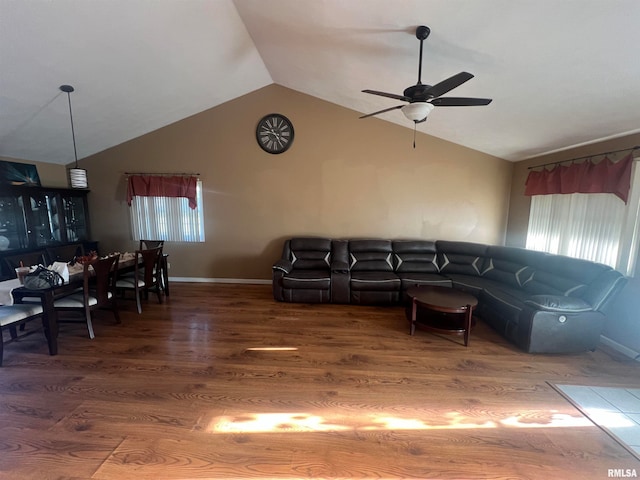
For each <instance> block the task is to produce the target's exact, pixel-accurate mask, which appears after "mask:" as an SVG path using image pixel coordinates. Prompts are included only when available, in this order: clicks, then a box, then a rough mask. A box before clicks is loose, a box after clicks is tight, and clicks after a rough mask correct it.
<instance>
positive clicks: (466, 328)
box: [464, 305, 473, 347]
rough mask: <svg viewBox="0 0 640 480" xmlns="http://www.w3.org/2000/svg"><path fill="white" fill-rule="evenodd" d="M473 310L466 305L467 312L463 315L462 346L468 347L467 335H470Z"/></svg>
mask: <svg viewBox="0 0 640 480" xmlns="http://www.w3.org/2000/svg"><path fill="white" fill-rule="evenodd" d="M472 316H473V310H472V308H471V305H467V311H466V312H465V314H464V346H465V347H468V346H469V334H470V333H471V318H472Z"/></svg>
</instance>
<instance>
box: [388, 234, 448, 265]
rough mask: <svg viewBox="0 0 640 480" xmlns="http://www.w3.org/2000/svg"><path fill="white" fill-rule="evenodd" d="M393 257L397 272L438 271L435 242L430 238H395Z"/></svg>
mask: <svg viewBox="0 0 640 480" xmlns="http://www.w3.org/2000/svg"><path fill="white" fill-rule="evenodd" d="M393 257H394V261H395V271H396V272H422V273H437V272H438V261H437V255H436V244H435V242H432V241H428V240H394V241H393Z"/></svg>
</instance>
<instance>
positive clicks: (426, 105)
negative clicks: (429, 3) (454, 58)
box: [360, 25, 491, 124]
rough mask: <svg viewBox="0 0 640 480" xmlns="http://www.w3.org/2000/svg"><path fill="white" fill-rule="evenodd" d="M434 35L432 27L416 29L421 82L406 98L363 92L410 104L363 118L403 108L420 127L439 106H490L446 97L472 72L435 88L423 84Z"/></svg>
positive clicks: (480, 101)
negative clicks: (425, 49)
mask: <svg viewBox="0 0 640 480" xmlns="http://www.w3.org/2000/svg"><path fill="white" fill-rule="evenodd" d="M429 33H431V29H429V27H425V26H424V25H420V26H419V27H418V28H416V38H417V39H418V40H420V61H419V64H418V83H416V84H415V85H412V86H410V87H407V88H406V89H405V90H404V92H403V94H402V95H396V94H394V93H386V92H379V91H377V90H362V91H363V93H370V94H372V95H379V96H381V97H388V98H393V99H396V100H402V101H404V102H409V103H407V104H405V105H396V106H395V107H390V108H385V109H384V110H379V111H377V112H373V113H369V114H368V115H363V116H361V117H360V118H367V117H372V116H374V115H378V114H380V113H385V112H390V111H391V110H397V109H401V110H402V113H404V115H405V117H407V118H408V119H409V120H412V121H413V122H415V123H416V124H418V123H422V122H424V121H426V120H427V116H428V115H429V113H431V111H432V110H433V109H434V108H435V107H467V106H475V105H489V104H490V103H491V99H490V98H467V97H442V96H441V95H444V94H445V93H447V92H449V91H450V90H453V89H454V88H456V87H459V86H460V85H462V84H463V83H464V82H466V81H468V80H471V79H472V78H473V75H472V74H470V73H468V72H460V73H458V74H456V75H454V76H452V77H449V78H447V79H446V80H443V81H442V82H440V83H436V84H435V85H433V86H432V85H425V84H423V83H422V44H423V42H424V40H425V39H426V38H427V37H428V36H429Z"/></svg>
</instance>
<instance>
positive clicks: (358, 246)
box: [349, 240, 393, 272]
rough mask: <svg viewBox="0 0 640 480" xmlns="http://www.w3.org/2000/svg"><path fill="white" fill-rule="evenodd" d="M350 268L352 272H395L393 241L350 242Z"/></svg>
mask: <svg viewBox="0 0 640 480" xmlns="http://www.w3.org/2000/svg"><path fill="white" fill-rule="evenodd" d="M349 266H350V269H351V271H352V272H372V271H375V272H393V248H392V244H391V240H350V241H349Z"/></svg>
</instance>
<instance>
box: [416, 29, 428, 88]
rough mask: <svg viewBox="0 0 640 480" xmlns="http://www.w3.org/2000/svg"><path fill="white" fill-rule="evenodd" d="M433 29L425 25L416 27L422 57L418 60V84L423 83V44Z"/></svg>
mask: <svg viewBox="0 0 640 480" xmlns="http://www.w3.org/2000/svg"><path fill="white" fill-rule="evenodd" d="M430 33H431V29H430V28H429V27H427V26H425V25H420V26H419V27H418V28H416V38H417V39H418V40H420V59H419V60H418V85H422V44H423V43H424V41H425V40H426V39H427V37H428V36H429V34H430Z"/></svg>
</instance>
